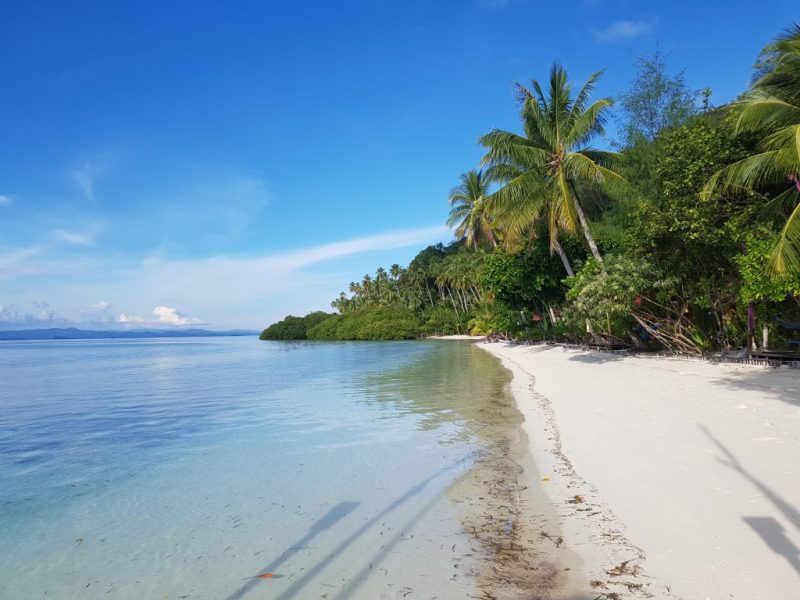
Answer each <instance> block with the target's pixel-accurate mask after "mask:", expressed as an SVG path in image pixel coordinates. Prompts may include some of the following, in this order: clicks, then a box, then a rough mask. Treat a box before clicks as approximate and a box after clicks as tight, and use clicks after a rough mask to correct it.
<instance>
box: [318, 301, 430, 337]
mask: <svg viewBox="0 0 800 600" xmlns="http://www.w3.org/2000/svg"><path fill="white" fill-rule="evenodd" d="M421 333H422V327H421V324H420V322H419V319H417V317H416V316H415V315H414V313H413V312H411V311H408V310H404V309H396V308H375V309H364V310H359V311H353V312H349V313H346V314H344V315H335V316H332V317H329V318H327V319H325V320H324V321H322V322H321V323H319V324H318V325H316V326H315V327H312V328H310V329H309V330H308V339H311V340H408V339H414V338H416V337H418V336H419V335H421Z"/></svg>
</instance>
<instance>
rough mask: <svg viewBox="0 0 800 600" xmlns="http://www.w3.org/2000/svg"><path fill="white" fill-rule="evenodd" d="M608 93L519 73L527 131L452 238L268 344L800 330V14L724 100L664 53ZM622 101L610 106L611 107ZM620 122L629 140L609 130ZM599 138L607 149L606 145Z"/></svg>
mask: <svg viewBox="0 0 800 600" xmlns="http://www.w3.org/2000/svg"><path fill="white" fill-rule="evenodd" d="M635 71H636V72H635V76H634V78H633V81H632V83H631V87H630V90H629V91H627V92H626V93H623V94H621V95H620V97H619V98H616V99H615V98H598V99H595V98H594V97H593V96H594V87H595V85H596V84H597V82H598V80H599V79H600V73H599V72H598V73H595V74H593V75H592V76H591V77H589V78H588V80H586V81H585V82H582V83H580V84H574V83H573V82H572V81H571V80H570V79H569V76H568V73H567V71H566V70H565V69H564V68H562V67H561V66H559V65H554V66H553V68H552V69H551V70H550V74H549V77H548V79H547V80H546V81H537V80H533V81H531V82H530V83H529V84H518V85H517V90H518V108H519V116H520V127H519V130H518V131H516V132H514V131H502V130H492V131H490V132H489V133H487V134H485V135H483V136H481V137H480V138H479V143H480V144H481V145H482V146H483V148H484V149H485V155H484V157H483V159H482V161H481V164H480V165H479V166H478V167H479V168H475V169H472V170H469V171H467V172H466V173H464V174H463V175H462V176H461V178H460V184H459V185H458V186H456V187H455V188H454V189H453V190H452V191H451V193H450V196H449V200H450V204H451V211H450V214H449V218H448V223H449V224H450V225H451V226H454V227H455V233H456V236H457V238H458V239H457V240H456V241H455V242H453V243H452V244H450V245H448V246H444V245H441V244H440V245H437V246H430V247H428V248H425V249H424V250H422V251H421V252H420V253H419V254H418V255H417V256H416V257H415V258H414V259H413V260H412V261H411V263H410V264H409V265H408V267H406V268H404V267H401V266H400V265H396V264H395V265H392V266H391V267H390V268H389V270H388V271H387V270H386V269H384V268H379V269H378V270H377V271H376V273H375V275H374V276H371V275H365V276H364V278H363V279H362V280H361V281H360V282H351V283H350V285H349V287H348V291H347V292H342V293H341V294H340V296H339V298H337V299H336V300H334V301H333V302H332V306H333V308H334V309H335V310H336V311H337V313H336V314H332V315H329V314H325V313H311V314H310V315H308V316H306V317H287V318H286V319H285V320H284V321H282V322H281V323H278V324H275V325H272V326H270V327H269V328H267V329H266V330H265V331H264V333H263V334H262V338H263V339H406V338H413V337H417V336H421V335H435V334H452V333H472V334H488V333H504V334H506V335H510V336H516V337H522V338H527V339H532V340H541V339H553V340H565V341H594V342H598V343H626V344H630V345H635V346H636V347H639V348H643V349H664V348H666V349H670V350H675V351H681V352H696V353H704V352H709V351H714V350H726V349H732V348H743V347H745V346H747V347H748V348H755V347H756V346H758V345H762V344H763V340H764V339H767V338H768V340H769V346H770V347H771V348H773V349H781V348H784V349H791V348H793V347H796V346H797V344H796V343H793V342H796V341H797V340H798V338H800V335H799V334H798V331H797V330H798V329H800V146H799V145H798V144H797V139H798V132H800V25H794V26H792V27H791V28H790V29H788V30H787V31H785V32H784V33H782V34H781V35H780V36H779V37H778V38H777V39H776V40H775V41H774V42H772V43H770V44H769V45H767V46H766V47H765V49H764V51H763V52H762V54H761V55H760V56H759V57H757V61H756V68H755V72H754V73H755V74H754V79H753V83H752V85H751V87H750V89H748V90H745V91H744V92H743V94H742V96H740V98H739V99H738V100H736V101H735V102H733V103H731V104H728V105H725V106H719V107H715V106H713V105H712V104H711V101H710V98H711V97H712V96H711V90H702V91H698V90H692V89H689V88H688V87H687V85H686V84H685V82H684V80H683V78H682V76H681V75H671V74H670V73H669V72H668V69H667V66H666V61H665V58H664V56H663V55H661V54H658V53H656V54H655V55H652V56H646V57H642V58H640V59H638V60H637V61H636V63H635ZM612 110H613V111H615V112H612ZM610 118H614V119H616V121H617V124H618V127H617V131H619V132H620V139H618V140H616V141H612V142H611V146H612V147H614V148H615V149H616V150H617V151H616V152H610V151H599V150H597V149H596V146H598V145H608V144H607V143H606V142H605V141H604V140H605V129H604V126H605V124H606V123H607V121H608V120H609V119H610ZM593 144H594V146H593Z"/></svg>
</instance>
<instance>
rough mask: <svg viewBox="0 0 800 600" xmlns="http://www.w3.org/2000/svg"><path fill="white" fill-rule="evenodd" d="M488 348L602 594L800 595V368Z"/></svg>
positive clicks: (769, 599) (568, 534)
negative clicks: (502, 368) (505, 371)
mask: <svg viewBox="0 0 800 600" xmlns="http://www.w3.org/2000/svg"><path fill="white" fill-rule="evenodd" d="M480 346H481V347H482V348H485V349H486V350H488V351H490V352H492V353H494V354H496V355H498V356H500V357H501V359H502V360H503V362H504V364H505V365H506V366H507V367H508V368H510V369H511V370H512V371H513V373H514V380H513V383H512V386H513V391H514V394H515V396H516V398H517V399H518V403H519V407H520V409H521V411H522V412H523V414H524V415H525V419H526V423H525V428H526V432H527V434H528V437H529V439H530V445H531V451H532V453H533V457H534V459H535V461H536V466H537V469H538V474H537V475H536V476H535V477H536V481H531V482H530V484H531V485H541V486H542V487H543V488H544V489H545V491H546V493H547V495H548V497H549V498H550V500H551V501H552V502H553V504H554V505H555V506H556V508H557V510H558V512H559V518H560V520H561V523H560V525H561V528H562V531H563V535H564V538H565V540H564V541H565V543H566V544H567V545H568V547H571V548H572V549H573V550H574V551H575V552H577V553H578V555H580V556H581V557H582V558H583V561H584V565H583V566H584V569H585V571H586V573H587V574H588V577H589V579H590V580H592V581H593V582H594V588H593V589H594V590H595V591H596V592H597V594H598V595H599V597H603V598H609V597H611V598H613V597H614V596H613V594H615V593H616V594H619V597H620V598H638V597H654V598H684V599H686V600H693V599H699V600H705V599H707V598H708V599H718V598H719V599H723V598H724V599H730V598H740V599H743V600H744V599H747V600H759V599H763V600H776V599H791V598H800V371H798V370H792V369H788V368H779V369H768V368H764V367H753V366H738V365H719V364H711V363H707V362H703V361H693V360H680V359H666V358H664V359H653V358H634V357H620V356H617V355H612V354H606V353H591V352H581V351H575V350H568V349H564V348H558V347H547V346H514V345H509V344H501V343H495V344H485V343H484V344H480ZM548 479H549V480H548ZM539 482H541V483H539ZM576 496H578V498H576ZM602 594H606V595H605V596H603V595H602ZM609 594H610V595H609Z"/></svg>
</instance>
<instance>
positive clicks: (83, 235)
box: [53, 229, 95, 246]
mask: <svg viewBox="0 0 800 600" xmlns="http://www.w3.org/2000/svg"><path fill="white" fill-rule="evenodd" d="M53 235H54V236H55V238H56V239H57V240H58V241H60V242H64V243H67V244H72V245H74V246H91V245H92V244H93V243H94V238H95V233H94V232H78V231H67V230H66V229H56V230H55V231H54V232H53Z"/></svg>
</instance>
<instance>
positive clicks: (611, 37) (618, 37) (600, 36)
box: [592, 20, 655, 42]
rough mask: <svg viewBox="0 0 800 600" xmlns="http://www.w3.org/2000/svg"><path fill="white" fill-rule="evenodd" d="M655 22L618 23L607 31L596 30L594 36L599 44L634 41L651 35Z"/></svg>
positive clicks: (613, 24) (606, 29) (607, 28)
mask: <svg viewBox="0 0 800 600" xmlns="http://www.w3.org/2000/svg"><path fill="white" fill-rule="evenodd" d="M654 28H655V22H654V21H652V20H651V21H616V22H614V23H612V24H611V25H609V26H608V27H606V28H605V29H599V30H598V29H595V30H593V31H592V36H594V38H595V39H596V40H597V41H599V42H620V41H624V40H632V39H635V38H638V37H641V36H643V35H647V34H648V33H651V32H652V31H653V29H654Z"/></svg>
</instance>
